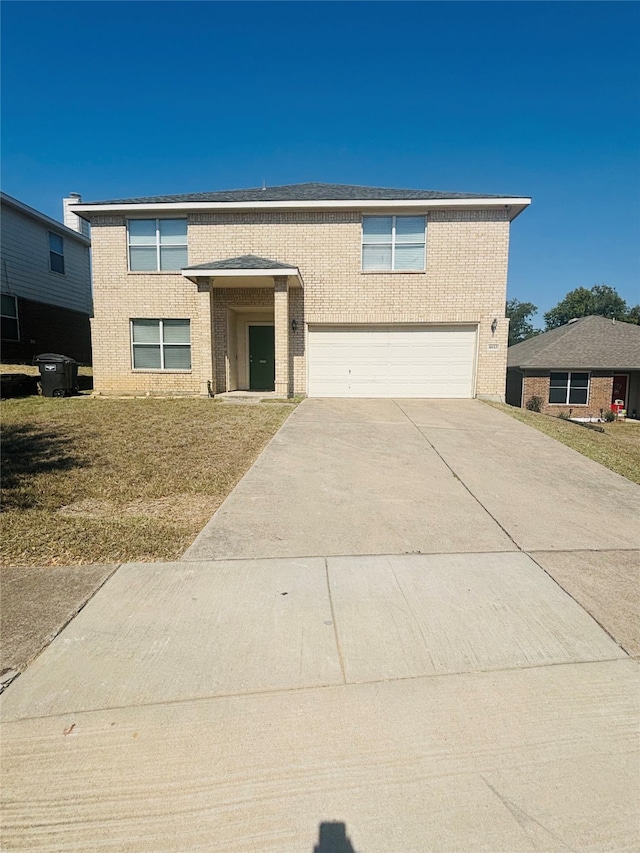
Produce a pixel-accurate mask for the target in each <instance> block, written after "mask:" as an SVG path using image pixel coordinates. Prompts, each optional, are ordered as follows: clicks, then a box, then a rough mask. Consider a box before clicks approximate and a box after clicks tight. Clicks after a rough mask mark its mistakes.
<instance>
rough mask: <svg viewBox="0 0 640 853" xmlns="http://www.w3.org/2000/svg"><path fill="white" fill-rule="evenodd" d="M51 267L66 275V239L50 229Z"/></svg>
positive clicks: (54, 270) (53, 270) (52, 270)
mask: <svg viewBox="0 0 640 853" xmlns="http://www.w3.org/2000/svg"><path fill="white" fill-rule="evenodd" d="M49 269H50V270H51V272H59V273H60V274H61V275H64V240H63V239H62V237H61V236H60V235H59V234H56V233H54V232H53V231H49Z"/></svg>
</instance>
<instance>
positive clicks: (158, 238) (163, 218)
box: [127, 216, 189, 274]
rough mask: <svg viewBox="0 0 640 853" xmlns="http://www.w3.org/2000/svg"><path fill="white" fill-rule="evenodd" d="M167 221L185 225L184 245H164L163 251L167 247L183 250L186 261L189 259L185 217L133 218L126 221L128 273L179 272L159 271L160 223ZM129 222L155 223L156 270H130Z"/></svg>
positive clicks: (174, 271)
mask: <svg viewBox="0 0 640 853" xmlns="http://www.w3.org/2000/svg"><path fill="white" fill-rule="evenodd" d="M167 219H169V220H180V221H182V222H186V223H187V234H185V239H184V245H183V244H182V243H171V244H166V245H165V249H166V248H167V246H169V248H172V249H182V248H184V249H186V250H187V259H188V257H189V242H188V232H189V225H188V219H187V217H186V216H160V217H157V218H155V217H153V216H140V217H135V218H131V219H127V267H128V270H129V272H133V273H147V274H149V273H154V272H171V273H176V272H179V270H163V269H160V248H161V246H162V244H161V242H160V222H161V221H166V220H167ZM130 222H155V224H156V268H155V270H133V269H131V239H130V236H129V223H130ZM133 248H134V249H135V248H138V247H136V246H134V247H133ZM147 248H149V249H150V248H151V246H147ZM187 262H188V260H187Z"/></svg>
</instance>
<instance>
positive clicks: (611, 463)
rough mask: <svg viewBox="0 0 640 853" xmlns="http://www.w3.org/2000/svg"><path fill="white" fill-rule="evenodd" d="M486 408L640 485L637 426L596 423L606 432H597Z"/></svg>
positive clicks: (501, 405) (639, 428)
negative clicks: (520, 422)
mask: <svg viewBox="0 0 640 853" xmlns="http://www.w3.org/2000/svg"><path fill="white" fill-rule="evenodd" d="M489 405H490V406H493V407H494V408H496V409H499V410H500V411H501V412H505V413H506V414H508V415H511V417H512V418H516V420H519V421H522V422H523V423H525V424H527V425H528V426H532V427H534V428H535V429H537V430H540V432H544V433H545V434H546V435H550V436H551V438H555V439H556V440H557V441H560V442H562V444H566V445H567V447H571V448H573V450H577V451H578V453H582V454H583V456H588V457H589V459H593V460H594V461H595V462H599V463H600V464H601V465H604V466H605V467H606V468H609V469H610V470H611V471H615V472H616V474H622V476H623V477H626V478H627V479H628V480H633V482H634V483H640V423H637V422H635V421H617V422H616V421H614V422H613V423H604V424H598V426H600V427H603V428H604V430H605V431H604V432H596V431H595V430H592V429H588V428H587V427H583V426H580V425H579V424H574V423H569V422H567V421H564V420H562V419H561V418H554V417H550V416H549V415H541V414H538V413H537V412H530V411H528V410H527V409H519V408H516V407H515V406H507V405H506V404H504V403H489Z"/></svg>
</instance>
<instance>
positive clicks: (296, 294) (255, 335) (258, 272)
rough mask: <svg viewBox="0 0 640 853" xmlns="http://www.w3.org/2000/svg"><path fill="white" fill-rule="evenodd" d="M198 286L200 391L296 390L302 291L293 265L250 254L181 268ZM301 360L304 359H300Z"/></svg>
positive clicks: (275, 392) (301, 350)
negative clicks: (204, 365)
mask: <svg viewBox="0 0 640 853" xmlns="http://www.w3.org/2000/svg"><path fill="white" fill-rule="evenodd" d="M182 275H183V276H185V278H187V279H189V280H190V281H192V282H194V283H195V284H196V285H197V288H198V293H199V297H200V299H199V303H200V311H199V314H200V317H199V320H200V322H199V326H200V335H199V337H200V341H199V342H198V344H197V345H198V348H199V351H200V355H201V356H202V358H203V360H204V361H205V364H206V368H207V369H206V370H205V373H209V375H208V376H206V377H205V376H204V374H203V380H202V388H201V393H203V394H209V393H213V394H214V395H215V396H217V395H219V394H230V393H234V392H243V393H247V392H256V393H258V394H260V395H262V396H265V394H273V396H274V397H281V398H282V397H285V398H286V397H290V396H292V395H293V394H294V393H296V390H298V389H296V387H295V385H296V382H295V375H294V374H295V370H294V361H295V359H296V358H301V356H302V355H303V353H304V333H303V291H302V279H301V277H300V273H299V271H298V269H297V267H292V266H290V265H287V264H283V263H281V262H279V261H274V260H270V259H268V258H259V257H256V256H255V255H243V256H241V257H238V258H229V259H227V260H224V261H214V262H211V263H208V264H200V265H198V266H194V267H188V268H185V269H183V270H182ZM301 360H302V361H303V359H301Z"/></svg>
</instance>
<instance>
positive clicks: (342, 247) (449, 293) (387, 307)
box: [92, 210, 509, 396]
mask: <svg viewBox="0 0 640 853" xmlns="http://www.w3.org/2000/svg"><path fill="white" fill-rule="evenodd" d="M372 212H374V211H372ZM379 212H380V213H384V211H379ZM361 220H362V215H361V213H360V212H356V211H341V212H331V211H328V212H327V211H312V212H297V211H286V212H285V211H283V212H268V211H264V212H259V213H226V212H225V213H222V212H221V213H198V214H192V215H191V216H190V217H189V237H188V240H189V263H190V264H199V263H205V262H207V261H213V260H220V259H222V258H227V257H233V256H236V255H242V254H248V253H251V254H255V255H260V256H264V257H268V258H274V259H276V260H279V261H283V262H286V263H290V264H291V265H292V266H297V267H298V268H299V269H300V273H301V276H302V279H303V283H304V290H303V291H300V290H298V289H296V288H290V290H289V318H290V319H293V318H294V317H295V318H296V321H297V323H298V326H299V330H298V331H297V332H296V333H292V334H291V336H290V338H289V355H288V358H289V364H290V366H291V369H292V371H293V379H292V386H293V387H292V389H291V390H293V391H294V392H295V393H304V391H305V388H306V353H305V345H304V327H303V323H304V322H306V323H345V322H350V323H448V324H450V323H466V324H469V323H477V324H479V336H478V366H477V393H478V395H480V396H484V395H486V396H501V395H503V394H504V384H505V369H506V348H507V334H508V321H507V320H506V319H505V318H504V306H505V298H506V279H507V259H508V248H509V223H508V221H507V214H506V211H502V210H483V211H455V210H447V211H432V212H430V213H429V214H428V217H427V223H428V224H427V252H426V256H427V263H426V271H425V272H421V273H363V272H362V270H361ZM92 236H93V246H94V250H93V251H94V281H95V321H94V324H93V330H94V365H95V382H96V388H97V389H98V390H100V391H102V392H104V393H113V392H116V391H120V392H124V391H135V390H138V391H142V392H144V391H150V392H156V391H160V390H165V391H172V392H175V393H198V391H199V390H201V388H202V383H203V382H204V381H205V376H206V374H207V370H208V372H209V374H210V373H211V366H210V362H211V359H210V358H209V362H208V364H207V359H206V357H204V356H203V354H202V353H201V352H200V351H199V342H200V341H201V340H202V341H204V340H205V339H206V335H205V334H204V333H203V331H202V330H201V328H200V326H201V324H202V323H204V322H205V319H204V318H202V319H201V318H200V315H201V314H202V313H203V312H202V311H199V310H198V301H197V288H196V286H195V285H194V284H192V283H191V282H189V281H187V280H185V279H184V278H183V277H182V276H180V275H173V274H163V273H152V274H143V273H128V272H127V248H126V228H125V222H124V218H122V217H100V218H98V219H97V220H96V221H94V223H93V229H92ZM229 293H230V291H229ZM238 293H239V291H234V293H233V294H231V295H227V296H224V295H223V294H222V293H221V292H220V291H218V290H214V294H215V295H214V300H213V304H214V316H215V320H214V325H215V328H214V336H215V339H216V343H215V350H216V383H217V384H218V385H219V383H220V382H222V380H223V379H224V377H225V376H226V369H225V366H224V364H225V357H226V356H227V355H228V353H227V349H226V348H227V343H228V342H227V339H226V336H227V331H226V325H225V326H224V329H223V321H222V319H221V316H219V312H218V310H217V309H216V306H218V308H221V306H222V305H223V304H224V302H225V300H228V304H231V302H232V301H233V299H234V298H235V299H237V298H238ZM243 293H244V295H243V298H248V299H250V298H251V294H252V293H253V294H255V297H256V302H255V304H256V305H261V304H263V303H262V301H261V300H263V299H264V294H262V293H261V292H260V289H257V290H249V289H247V290H246V291H243ZM247 294H248V295H247ZM268 298H269V299H271V300H273V289H270V292H269V295H268ZM131 317H184V318H189V319H191V321H192V341H193V346H192V359H193V370H192V372H191V373H190V374H170V375H168V374H166V373H144V374H142V373H139V372H138V371H136V372H133V371H132V370H131V356H130V341H129V319H130V318H131ZM494 318H497V320H498V327H497V330H496V332H495V334H493V333H492V332H491V323H492V321H493V319H494Z"/></svg>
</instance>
